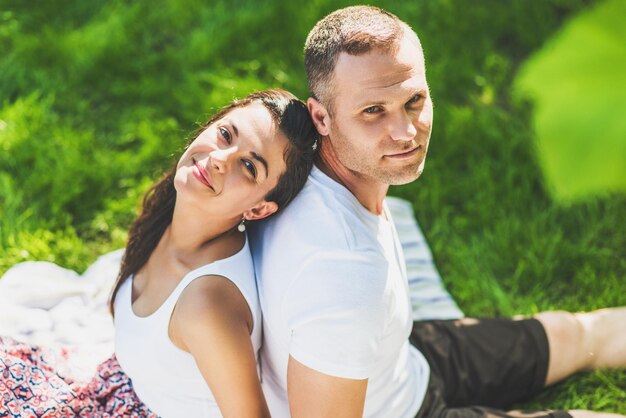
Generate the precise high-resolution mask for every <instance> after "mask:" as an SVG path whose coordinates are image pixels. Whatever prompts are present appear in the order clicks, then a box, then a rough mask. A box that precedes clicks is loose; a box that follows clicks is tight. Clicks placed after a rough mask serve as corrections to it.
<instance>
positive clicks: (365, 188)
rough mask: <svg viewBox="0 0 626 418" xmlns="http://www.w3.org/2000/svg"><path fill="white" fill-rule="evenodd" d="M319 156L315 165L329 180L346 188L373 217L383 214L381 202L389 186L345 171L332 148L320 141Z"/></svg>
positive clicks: (347, 170)
mask: <svg viewBox="0 0 626 418" xmlns="http://www.w3.org/2000/svg"><path fill="white" fill-rule="evenodd" d="M322 142H323V143H322V147H321V149H320V154H319V156H318V158H317V161H316V162H315V165H316V166H317V167H318V168H319V169H320V170H322V172H323V173H324V174H326V175H327V176H328V177H330V178H331V179H333V180H335V181H336V182H337V183H339V184H341V185H343V186H344V187H346V188H347V189H348V190H349V191H350V192H351V193H352V194H353V195H354V197H356V198H357V200H358V201H359V202H360V203H361V205H363V207H364V208H365V209H367V210H368V211H370V212H372V213H373V214H374V215H377V216H379V215H381V214H382V213H383V200H384V199H385V196H386V195H387V190H389V185H387V184H384V183H380V182H378V181H375V180H373V179H369V178H366V177H363V176H360V175H358V174H356V173H354V172H353V171H351V170H349V169H347V168H346V167H345V166H344V165H343V164H341V162H340V161H339V160H338V159H337V157H336V155H335V153H334V152H333V149H332V147H331V146H330V145H329V144H327V143H324V142H326V141H322Z"/></svg>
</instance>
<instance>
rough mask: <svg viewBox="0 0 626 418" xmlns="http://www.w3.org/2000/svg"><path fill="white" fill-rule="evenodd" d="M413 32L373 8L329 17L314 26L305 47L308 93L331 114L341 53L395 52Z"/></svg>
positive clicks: (342, 11)
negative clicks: (408, 32)
mask: <svg viewBox="0 0 626 418" xmlns="http://www.w3.org/2000/svg"><path fill="white" fill-rule="evenodd" d="M406 29H409V30H410V31H411V32H412V30H411V29H410V28H409V26H408V25H407V24H406V23H404V22H403V21H401V20H400V19H399V18H398V17H397V16H395V15H393V14H391V13H389V12H387V11H385V10H383V9H380V8H378V7H373V6H352V7H346V8H344V9H339V10H337V11H334V12H333V13H331V14H329V15H328V16H326V17H325V18H323V19H322V20H320V21H319V22H317V24H316V25H315V27H313V29H311V32H309V35H308V36H307V39H306V42H305V44H304V66H305V69H306V74H307V79H308V83H309V90H310V92H311V94H312V95H313V97H315V98H316V99H317V100H319V101H320V102H321V103H322V104H324V106H326V108H327V109H328V110H329V111H332V104H333V95H332V89H333V86H332V79H333V72H334V69H335V64H336V63H337V60H338V58H339V55H340V54H341V53H342V52H346V53H348V54H350V55H361V54H365V53H367V52H370V51H371V50H374V49H379V48H384V49H389V50H390V51H393V49H394V48H397V45H398V43H399V41H400V40H401V39H402V37H403V36H404V33H405V30H406Z"/></svg>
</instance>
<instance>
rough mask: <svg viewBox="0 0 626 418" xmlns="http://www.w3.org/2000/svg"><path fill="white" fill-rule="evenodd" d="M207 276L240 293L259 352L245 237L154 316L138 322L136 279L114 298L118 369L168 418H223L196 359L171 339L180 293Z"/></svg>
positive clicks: (183, 283)
mask: <svg viewBox="0 0 626 418" xmlns="http://www.w3.org/2000/svg"><path fill="white" fill-rule="evenodd" d="M206 275H218V276H223V277H226V278H227V279H229V280H230V281H232V282H233V283H234V284H235V285H236V286H237V287H238V288H239V290H240V291H241V293H242V294H243V296H244V297H245V299H246V301H247V302H248V305H249V306H250V311H251V312H252V319H253V321H254V324H253V329H252V334H251V336H250V337H251V339H252V345H253V347H254V351H255V353H258V350H259V347H260V346H261V309H260V307H259V302H258V295H257V289H256V282H255V279H254V266H253V264H252V257H251V256H250V250H249V247H248V240H247V238H246V242H245V244H244V246H243V248H242V249H241V250H240V251H239V252H237V253H236V254H234V255H232V256H231V257H228V258H225V259H222V260H218V261H214V262H213V263H211V264H207V265H205V266H202V267H200V268H197V269H195V270H193V271H191V272H189V273H188V274H187V275H186V276H185V277H183V279H182V280H181V281H180V283H179V284H178V285H177V286H176V288H175V289H174V290H173V291H172V293H171V294H170V296H169V297H168V298H167V299H166V300H165V302H163V304H162V305H161V306H160V307H159V308H158V309H157V310H156V311H155V312H154V313H153V314H152V315H149V316H147V317H139V316H136V315H135V313H134V312H133V309H132V280H133V277H132V276H130V277H129V278H128V279H127V280H126V281H125V282H124V283H123V284H122V286H121V287H120V289H119V291H118V293H117V296H116V297H115V354H116V356H117V359H118V361H119V364H120V366H121V367H122V369H123V370H124V372H125V373H126V374H127V375H128V377H130V379H131V380H132V383H133V389H134V390H135V392H136V393H137V396H139V399H141V401H142V402H143V403H144V404H145V405H146V406H147V407H148V408H150V409H151V410H152V411H153V412H154V413H156V414H158V415H160V416H161V417H164V418H175V417H221V416H222V414H221V413H220V410H219V408H218V406H217V402H216V401H215V398H214V397H213V394H212V393H211V391H210V389H209V386H208V385H207V383H206V382H205V380H204V378H203V377H202V374H201V373H200V370H198V367H197V366H196V363H195V360H194V359H193V356H192V355H191V354H189V353H187V352H185V351H183V350H181V349H180V348H178V347H176V346H175V345H174V343H172V341H171V340H170V338H169V336H168V325H169V322H170V317H171V315H172V311H173V310H174V306H175V305H176V302H177V300H178V298H179V296H180V294H181V293H182V291H183V290H184V289H185V287H187V285H189V283H191V282H192V281H194V280H195V279H197V278H198V277H202V276H206Z"/></svg>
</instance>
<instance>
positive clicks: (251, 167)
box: [241, 160, 256, 179]
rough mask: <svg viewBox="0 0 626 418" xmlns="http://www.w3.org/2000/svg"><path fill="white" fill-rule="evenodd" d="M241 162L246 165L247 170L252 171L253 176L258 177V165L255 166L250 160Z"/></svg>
mask: <svg viewBox="0 0 626 418" xmlns="http://www.w3.org/2000/svg"><path fill="white" fill-rule="evenodd" d="M241 162H242V163H243V165H244V166H245V167H246V170H248V171H249V172H250V174H251V175H252V177H253V178H255V179H256V167H255V166H254V164H252V162H251V161H250V160H241Z"/></svg>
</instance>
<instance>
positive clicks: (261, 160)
mask: <svg viewBox="0 0 626 418" xmlns="http://www.w3.org/2000/svg"><path fill="white" fill-rule="evenodd" d="M250 155H252V157H253V158H254V159H255V160H257V161H258V162H260V163H261V164H263V166H264V167H265V177H268V176H269V175H270V173H269V169H268V168H267V161H266V160H265V158H263V157H262V156H260V155H259V154H257V153H256V152H254V151H250Z"/></svg>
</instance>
